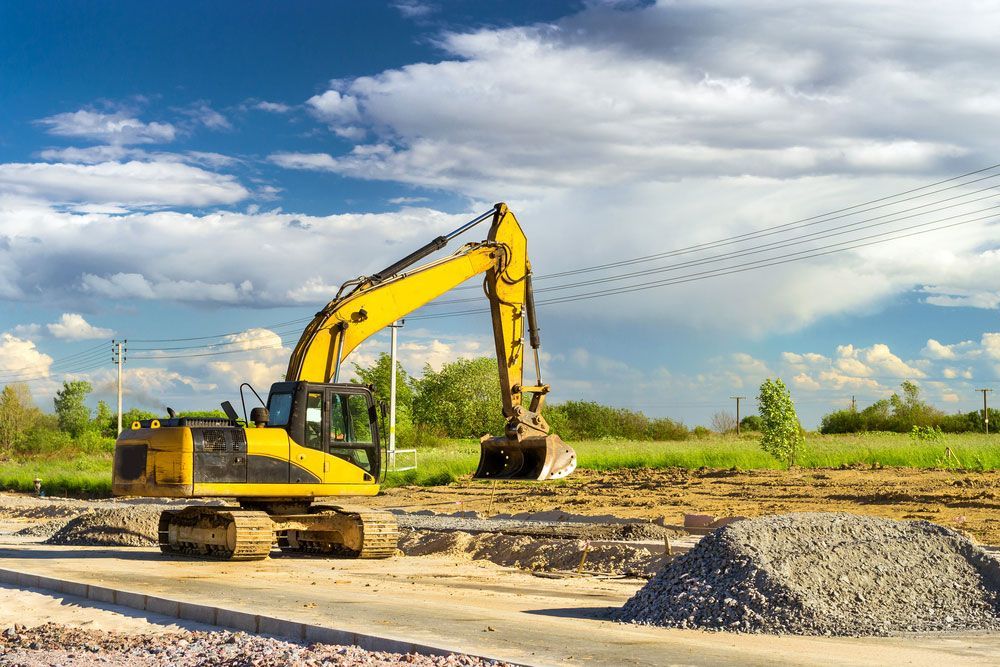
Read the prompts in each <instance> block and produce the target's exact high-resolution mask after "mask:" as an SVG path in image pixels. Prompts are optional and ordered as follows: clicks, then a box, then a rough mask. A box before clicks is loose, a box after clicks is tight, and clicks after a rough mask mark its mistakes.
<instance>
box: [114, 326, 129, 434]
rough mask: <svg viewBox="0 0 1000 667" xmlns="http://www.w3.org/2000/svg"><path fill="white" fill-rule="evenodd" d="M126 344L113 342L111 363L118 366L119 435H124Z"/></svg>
mask: <svg viewBox="0 0 1000 667" xmlns="http://www.w3.org/2000/svg"><path fill="white" fill-rule="evenodd" d="M126 343H128V341H127V340H112V341H111V361H113V362H115V365H116V366H118V435H121V433H122V372H123V367H124V366H125V354H127V353H128V348H126V347H123V346H124V345H125V344H126Z"/></svg>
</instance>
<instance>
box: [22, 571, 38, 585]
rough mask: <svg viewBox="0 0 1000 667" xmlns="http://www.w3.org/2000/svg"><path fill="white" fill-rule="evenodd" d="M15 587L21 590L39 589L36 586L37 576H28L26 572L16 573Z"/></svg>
mask: <svg viewBox="0 0 1000 667" xmlns="http://www.w3.org/2000/svg"><path fill="white" fill-rule="evenodd" d="M17 585H18V586H20V587H21V588H41V586H39V585H38V575H37V574H28V573H27V572H18V573H17Z"/></svg>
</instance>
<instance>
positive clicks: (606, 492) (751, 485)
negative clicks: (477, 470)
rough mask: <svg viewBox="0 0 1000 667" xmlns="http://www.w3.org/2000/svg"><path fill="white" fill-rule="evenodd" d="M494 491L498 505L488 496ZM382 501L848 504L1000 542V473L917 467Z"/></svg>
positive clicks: (504, 508) (781, 509) (635, 507)
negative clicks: (931, 523) (935, 524)
mask: <svg viewBox="0 0 1000 667" xmlns="http://www.w3.org/2000/svg"><path fill="white" fill-rule="evenodd" d="M491 495H493V496H494V497H493V501H492V508H491V509H490V506H491V501H490V497H491ZM372 502H373V504H374V505H376V506H381V507H404V508H406V509H408V510H410V511H417V510H422V509H426V510H432V511H435V512H441V513H449V512H458V511H476V512H486V511H487V510H488V509H490V513H491V514H521V513H530V514H535V515H538V513H544V512H549V513H551V514H552V516H557V515H558V514H559V512H568V513H576V514H588V515H611V516H614V517H618V518H640V519H650V520H656V519H658V518H660V517H665V518H666V520H667V522H668V523H676V522H678V521H680V520H681V519H682V518H683V515H684V514H685V513H704V514H714V515H716V516H734V515H740V516H747V517H755V516H762V515H766V514H781V513H785V512H851V513H854V514H868V515H871V516H879V517H884V518H889V519H925V520H927V521H933V522H935V523H939V524H941V525H943V526H947V527H949V528H954V529H956V530H960V531H962V532H964V533H966V534H968V535H970V536H972V537H974V538H975V539H976V540H978V541H979V542H982V543H984V544H994V545H1000V511H998V510H1000V472H998V471H990V472H973V471H956V470H928V469H913V468H868V467H864V468H846V469H800V470H790V471H786V470H749V471H733V470H700V471H699V470H687V469H681V468H674V469H667V470H650V469H636V470H615V471H610V472H595V471H592V470H578V471H576V472H575V473H574V474H573V475H572V476H571V477H569V478H567V479H565V480H561V481H559V482H556V483H545V484H534V483H530V484H525V483H520V484H519V483H513V484H512V483H501V484H498V485H497V487H496V489H495V491H494V490H493V487H492V485H491V484H490V483H489V482H472V481H469V482H459V483H457V484H451V485H448V486H435V487H404V488H395V489H388V490H386V491H385V493H384V494H383V495H380V496H379V497H377V498H374V499H372Z"/></svg>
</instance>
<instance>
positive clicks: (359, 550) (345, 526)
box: [274, 505, 399, 558]
mask: <svg viewBox="0 0 1000 667" xmlns="http://www.w3.org/2000/svg"><path fill="white" fill-rule="evenodd" d="M274 519H275V522H276V523H278V528H277V535H278V546H279V547H280V548H281V551H282V553H291V554H294V553H311V554H329V555H337V556H342V557H347V558H390V557H391V556H393V555H394V554H395V553H396V545H397V542H398V541H399V527H398V526H397V524H396V517H394V516H393V515H392V514H390V513H389V512H382V511H379V510H369V509H360V508H344V507H336V506H326V505H319V506H315V507H312V508H310V513H309V514H308V515H305V516H288V517H275V518H274Z"/></svg>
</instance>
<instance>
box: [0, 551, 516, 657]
mask: <svg viewBox="0 0 1000 667" xmlns="http://www.w3.org/2000/svg"><path fill="white" fill-rule="evenodd" d="M0 583H3V584H9V585H12V586H17V587H18V588H36V589H42V590H47V591H53V592H56V593H63V594H65V595H73V596H76V597H79V598H83V599H85V600H93V601H95V602H102V603H105V604H114V605H118V606H121V607H128V608H130V609H136V610H138V611H148V612H150V613H153V614H160V615H162V616H168V617H171V618H177V619H181V620H185V621H195V622H198V623H204V624H205V625H215V626H218V627H222V628H227V629H230V630H242V631H244V632H252V633H256V634H265V635H273V636H275V637H281V638H284V639H291V640H294V641H299V642H308V643H320V644H339V645H352V646H358V647H360V648H363V649H365V650H367V651H385V652H388V653H419V654H422V655H438V656H447V655H449V654H452V653H460V654H464V655H470V656H472V657H475V658H480V659H483V660H494V661H497V662H501V661H502V662H508V663H510V662H511V661H510V660H508V659H503V658H496V657H493V656H488V655H481V654H475V653H469V652H468V651H463V650H461V649H456V648H447V647H444V646H431V645H430V644H421V643H417V642H413V641H409V640H406V639H397V638H394V637H387V636H384V635H374V634H368V633H362V632H355V631H353V630H345V629H341V628H331V627H327V626H323V625H312V624H309V623H301V622H299V621H289V620H286V619H282V618H277V617H275V616H267V615H265V614H252V613H248V612H245V611H239V610H235V609H226V608H224V607H215V606H212V605H204V604H198V603H194V602H183V601H181V600H173V599H170V598H165V597H160V596H156V595H147V594H145V593H135V592H132V591H125V590H121V589H117V588H109V587H107V586H97V585H94V584H86V583H82V582H77V581H70V580H68V579H57V578H55V577H45V576H42V575H38V574H31V573H30V572H21V571H18V570H11V569H7V568H0ZM511 664H519V663H511Z"/></svg>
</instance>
